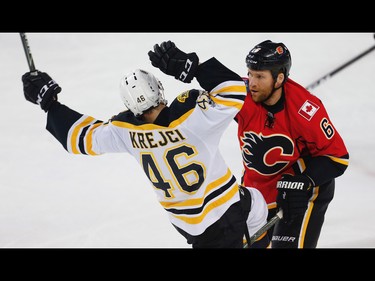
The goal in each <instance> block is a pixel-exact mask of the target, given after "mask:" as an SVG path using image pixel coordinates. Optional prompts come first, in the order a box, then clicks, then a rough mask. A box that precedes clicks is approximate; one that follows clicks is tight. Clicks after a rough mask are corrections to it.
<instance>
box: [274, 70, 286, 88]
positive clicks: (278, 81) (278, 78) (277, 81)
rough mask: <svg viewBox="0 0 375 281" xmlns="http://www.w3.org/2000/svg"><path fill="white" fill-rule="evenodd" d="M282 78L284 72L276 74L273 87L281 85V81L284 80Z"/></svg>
mask: <svg viewBox="0 0 375 281" xmlns="http://www.w3.org/2000/svg"><path fill="white" fill-rule="evenodd" d="M284 78H285V75H284V73H279V74H278V75H277V78H276V85H275V88H279V87H280V86H281V85H282V83H283V82H284Z"/></svg>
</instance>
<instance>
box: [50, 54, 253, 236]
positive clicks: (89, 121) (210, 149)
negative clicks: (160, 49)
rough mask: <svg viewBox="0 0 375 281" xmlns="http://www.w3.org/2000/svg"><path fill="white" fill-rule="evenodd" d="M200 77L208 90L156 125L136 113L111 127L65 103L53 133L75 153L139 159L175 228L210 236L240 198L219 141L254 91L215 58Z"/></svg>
mask: <svg viewBox="0 0 375 281" xmlns="http://www.w3.org/2000/svg"><path fill="white" fill-rule="evenodd" d="M196 78H197V80H198V82H199V83H200V85H201V86H202V87H203V88H204V89H205V90H206V91H201V90H190V91H187V92H184V93H182V94H180V95H179V96H178V97H177V98H176V99H175V100H174V101H173V102H172V103H171V105H170V106H169V107H166V108H164V109H163V111H162V112H161V113H160V115H159V116H158V118H157V119H156V121H155V123H153V124H150V123H145V122H143V121H141V120H139V119H137V118H135V117H134V115H133V114H132V113H131V112H130V111H124V112H122V113H120V114H118V115H117V116H114V117H112V118H111V119H110V120H109V121H108V122H103V121H100V120H97V119H95V118H93V117H90V116H88V115H83V114H80V113H78V112H75V111H73V110H71V109H70V108H68V107H66V106H64V105H62V104H60V103H59V102H57V103H55V104H54V105H53V106H52V107H51V109H50V111H49V112H48V122H47V129H48V130H49V131H50V132H51V133H52V134H53V135H54V136H55V137H56V138H57V139H58V140H59V141H60V142H61V143H62V145H63V146H64V148H65V149H66V150H67V151H68V152H70V153H74V154H84V155H100V154H103V153H121V152H125V153H130V154H131V155H133V157H134V158H135V159H136V160H137V161H138V163H139V164H140V165H141V167H142V168H143V170H144V172H145V174H146V176H147V177H148V179H149V180H150V183H151V186H152V188H153V190H154V192H155V193H156V195H157V199H158V201H159V203H160V204H161V206H162V207H163V208H164V209H165V210H166V211H167V213H168V216H169V219H170V221H171V223H172V224H173V225H175V226H177V227H179V228H181V229H182V230H184V231H186V232H187V233H189V234H190V235H199V234H202V233H203V232H204V231H205V230H206V229H207V228H208V227H209V226H210V225H212V224H213V223H214V222H216V221H217V220H218V219H219V218H220V217H221V216H222V215H223V214H224V213H225V212H226V211H227V210H228V208H229V207H230V206H231V205H232V204H234V203H235V202H237V201H239V200H240V198H239V190H238V184H237V181H236V178H235V177H234V175H233V174H232V172H231V171H230V169H229V168H228V166H227V165H226V162H225V160H224V159H223V157H222V155H221V153H220V151H219V142H220V138H221V137H222V135H223V133H224V131H225V130H226V128H227V127H228V125H229V124H230V122H232V120H233V118H234V116H235V115H236V114H237V113H238V111H239V110H240V109H241V107H242V105H243V101H244V99H245V96H246V86H245V84H244V82H243V80H242V79H241V77H240V76H238V75H237V74H235V73H233V72H232V71H230V70H229V69H227V68H226V67H224V66H223V65H222V64H221V63H219V62H218V61H217V60H216V59H215V58H212V59H210V60H208V61H207V62H205V63H203V64H201V65H200V66H199V68H198V71H197V74H196Z"/></svg>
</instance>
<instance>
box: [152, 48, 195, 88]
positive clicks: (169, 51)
mask: <svg viewBox="0 0 375 281" xmlns="http://www.w3.org/2000/svg"><path fill="white" fill-rule="evenodd" d="M148 56H149V58H150V60H151V64H152V65H153V66H155V67H157V68H159V69H160V70H161V71H162V72H164V73H165V74H167V75H171V76H174V78H176V79H178V80H180V81H182V82H185V83H190V82H191V80H193V78H194V76H195V72H196V70H197V67H198V64H199V58H198V56H197V54H196V53H189V54H186V53H184V52H182V51H181V50H180V49H178V48H177V47H176V45H175V43H173V42H171V41H167V42H163V43H161V44H160V46H159V45H158V44H156V45H154V51H149V52H148Z"/></svg>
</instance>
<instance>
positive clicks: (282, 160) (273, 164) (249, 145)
mask: <svg viewBox="0 0 375 281" xmlns="http://www.w3.org/2000/svg"><path fill="white" fill-rule="evenodd" d="M241 140H242V143H243V145H242V158H243V160H244V163H245V165H246V166H247V167H248V168H249V169H252V170H255V171H257V172H258V173H260V174H262V175H274V174H277V173H278V172H279V171H281V170H283V169H284V168H285V167H286V166H287V165H288V164H289V161H288V160H287V158H288V157H291V156H293V153H294V145H293V142H292V141H291V140H290V139H289V138H288V137H286V136H284V135H270V136H263V135H257V134H256V133H254V132H245V133H244V135H243V137H241Z"/></svg>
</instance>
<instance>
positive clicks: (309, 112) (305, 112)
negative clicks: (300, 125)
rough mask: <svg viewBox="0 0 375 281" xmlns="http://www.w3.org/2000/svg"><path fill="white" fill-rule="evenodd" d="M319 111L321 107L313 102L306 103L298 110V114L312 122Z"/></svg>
mask: <svg viewBox="0 0 375 281" xmlns="http://www.w3.org/2000/svg"><path fill="white" fill-rule="evenodd" d="M318 110H319V106H318V105H316V104H315V103H313V102H312V101H309V100H307V101H305V103H304V104H303V105H302V106H301V108H300V109H299V110H298V113H299V114H300V115H301V116H303V117H304V118H306V119H307V120H309V121H310V120H311V118H312V117H313V116H314V114H315V113H316V112H317V111H318Z"/></svg>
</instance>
